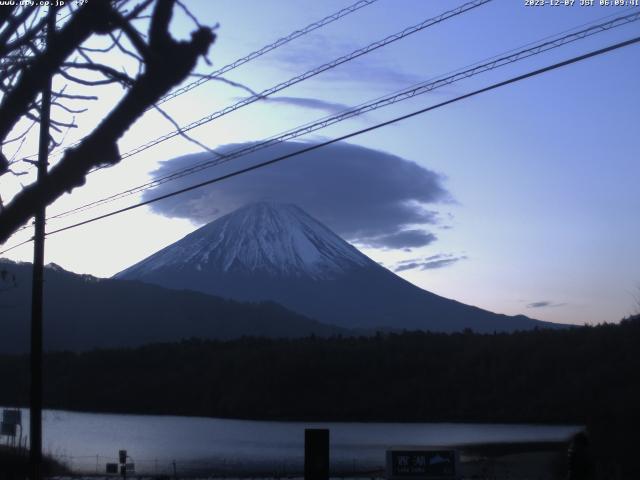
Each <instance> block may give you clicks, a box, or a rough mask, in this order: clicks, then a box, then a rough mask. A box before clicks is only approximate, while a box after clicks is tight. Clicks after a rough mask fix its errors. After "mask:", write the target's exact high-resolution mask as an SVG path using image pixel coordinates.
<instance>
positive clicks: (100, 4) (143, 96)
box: [0, 0, 215, 243]
mask: <svg viewBox="0 0 640 480" xmlns="http://www.w3.org/2000/svg"><path fill="white" fill-rule="evenodd" d="M150 4H151V2H143V3H142V4H140V5H145V8H146V6H148V5H150ZM87 5H89V6H90V7H91V8H90V9H87V8H86V7H87V6H86V5H85V6H84V7H81V8H80V9H78V10H77V11H76V12H75V13H74V15H73V16H72V17H71V19H70V20H69V21H68V22H67V23H66V24H65V26H64V27H63V29H62V30H60V31H59V32H56V34H55V36H54V42H53V45H52V46H51V47H50V48H47V50H46V51H45V52H44V53H43V54H41V55H39V56H37V57H36V58H35V59H34V61H33V63H32V65H31V68H30V69H28V71H26V72H24V73H22V74H21V76H20V78H19V79H18V80H17V81H16V84H15V86H14V87H13V88H12V89H11V90H9V91H8V93H7V94H6V95H5V97H4V98H2V103H1V104H0V139H1V138H5V137H6V135H7V133H8V132H9V131H10V130H11V128H12V127H13V125H14V124H15V123H16V121H17V120H18V119H19V118H20V117H24V116H25V111H27V110H28V108H29V107H30V105H32V104H33V103H34V102H35V100H36V97H37V95H38V92H39V89H40V88H41V86H42V78H46V75H50V74H51V73H52V72H55V71H58V70H59V69H60V68H62V67H63V64H64V63H65V62H66V59H67V58H69V57H70V55H71V54H72V53H73V51H75V50H77V48H78V47H79V46H80V45H82V44H83V43H84V42H85V41H86V40H87V39H88V38H89V36H91V35H92V34H94V33H99V34H111V33H113V30H114V29H122V30H123V31H124V33H125V35H127V38H129V40H130V41H131V43H132V44H133V45H134V47H135V48H136V50H138V51H139V53H140V55H141V56H142V58H143V59H144V70H143V71H142V72H141V73H140V74H139V75H138V76H137V77H136V78H135V79H131V80H132V82H131V84H130V88H129V89H128V90H126V91H125V94H124V96H123V98H122V99H121V100H120V101H119V102H118V104H117V105H116V106H115V107H114V108H113V110H112V111H111V112H110V113H109V114H108V115H107V116H106V117H105V118H104V119H103V120H102V122H101V123H100V124H99V125H98V126H97V127H96V128H95V129H94V130H93V131H92V132H91V133H90V134H88V135H87V136H86V137H85V138H84V139H83V140H82V141H81V142H80V143H79V144H77V145H76V146H75V147H72V148H68V149H67V150H66V151H65V152H64V154H63V155H62V158H61V159H60V160H59V162H58V163H57V164H56V165H55V166H53V168H52V169H51V170H50V171H49V173H48V175H47V176H46V177H45V178H44V179H43V180H42V181H39V182H37V183H34V184H31V185H28V186H26V187H25V188H23V189H22V190H21V191H20V192H19V193H18V194H17V195H16V196H15V197H14V198H13V199H12V200H11V202H10V203H9V204H7V205H5V207H4V209H3V210H2V211H1V212H0V243H3V242H5V241H6V240H7V239H8V238H9V236H10V235H11V234H12V233H13V232H14V231H16V230H17V229H18V228H19V227H20V226H22V225H24V224H25V223H27V221H28V220H29V218H31V217H32V216H33V215H34V213H35V211H36V210H37V208H39V206H41V205H48V204H50V203H51V202H53V201H54V200H55V199H57V198H58V197H60V196H61V195H62V194H64V193H65V192H70V191H72V190H73V189H74V188H76V187H79V186H81V185H83V184H84V183H85V177H86V175H87V174H88V173H89V172H90V171H91V170H93V169H95V168H98V167H102V166H108V165H113V164H116V163H118V162H119V161H120V154H119V151H118V146H117V141H118V139H120V138H121V137H122V135H123V134H124V133H125V132H126V131H127V130H128V129H129V127H130V126H131V125H132V124H133V123H134V122H135V121H136V120H137V119H138V118H139V117H140V116H141V115H142V114H143V113H144V112H145V111H146V110H147V109H148V108H149V106H151V105H154V104H155V103H156V102H157V101H158V99H160V98H161V97H162V96H163V95H165V94H166V93H167V92H168V91H169V90H170V89H171V88H173V87H175V86H177V85H179V84H180V83H181V82H182V81H183V80H184V79H185V78H186V77H187V76H188V75H189V73H190V72H191V71H192V70H193V69H194V68H195V66H196V63H197V61H198V59H199V58H200V57H202V56H205V55H206V54H207V51H208V49H209V47H210V45H211V44H212V43H213V41H214V40H215V35H214V33H213V32H212V30H211V29H210V28H204V27H203V28H199V29H197V30H196V31H195V32H193V33H192V34H191V39H190V40H189V41H177V40H175V39H173V37H172V36H171V35H170V33H169V30H168V29H169V23H170V21H171V16H172V12H173V7H174V5H175V0H155V5H154V9H153V13H152V17H151V21H150V26H149V36H148V38H149V41H148V42H145V40H144V38H143V36H142V35H140V34H139V33H138V32H137V31H136V30H135V28H134V27H132V26H131V24H130V19H128V18H127V17H124V16H123V15H122V14H121V12H119V11H117V10H115V8H116V7H117V6H118V5H120V6H121V5H124V3H120V4H115V7H114V6H113V5H114V4H112V3H111V2H110V1H109V0H92V2H89V4H87ZM139 11H142V9H140V10H139ZM133 32H135V34H134V33H133ZM132 38H133V39H134V40H132ZM136 43H138V44H136ZM83 65H84V64H83ZM88 65H90V64H89V63H88ZM114 72H115V70H112V69H111V70H109V69H101V73H102V74H105V75H112V76H113V77H114V78H123V77H121V74H120V73H119V72H118V74H117V75H116V74H114ZM36 73H37V74H38V75H40V78H37V75H36ZM64 73H66V74H67V75H69V73H68V72H64ZM18 93H20V94H19V95H18ZM56 95H57V96H58V98H59V99H86V98H87V97H84V96H79V95H71V94H67V93H64V92H57V93H56ZM89 98H92V97H89ZM29 115H31V114H29V113H28V112H27V115H26V116H29ZM32 116H33V115H32ZM74 123H75V122H72V123H67V122H60V121H57V120H56V121H55V122H52V126H53V127H55V126H66V127H69V126H71V125H74Z"/></svg>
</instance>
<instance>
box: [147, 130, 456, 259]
mask: <svg viewBox="0 0 640 480" xmlns="http://www.w3.org/2000/svg"><path fill="white" fill-rule="evenodd" d="M251 145H253V144H252V143H245V144H234V145H225V146H222V147H220V148H219V149H217V150H218V151H219V152H221V153H230V152H233V151H237V150H238V149H241V148H244V147H248V146H251ZM309 145H310V144H308V143H301V142H285V143H282V144H279V145H274V146H272V147H269V148H268V149H264V150H260V151H258V152H255V153H253V154H250V155H247V157H246V159H245V158H243V159H242V161H241V162H238V161H237V160H234V161H232V162H229V163H227V164H225V165H221V166H220V167H216V168H209V169H205V170H202V171H200V172H198V173H195V174H192V175H188V176H186V177H183V178H179V179H176V180H174V181H172V182H168V183H166V184H163V185H160V186H159V187H157V188H155V189H153V190H151V191H148V192H147V193H145V195H144V197H143V199H145V200H146V199H149V198H153V197H157V196H159V195H162V194H164V193H168V192H169V191H173V190H176V189H180V188H183V187H186V186H188V185H192V184H194V183H197V182H199V181H203V180H208V179H210V178H212V177H215V176H218V175H221V174H224V173H228V172H231V171H234V170H235V169H237V168H240V167H241V166H246V165H248V164H253V163H256V162H261V161H264V160H268V159H271V158H275V157H278V156H281V155H286V154H289V153H293V152H296V151H299V150H301V149H303V148H305V147H308V146H309ZM210 157H211V155H210V154H195V155H187V156H184V157H179V158H175V159H172V160H168V161H165V162H162V163H161V165H160V168H159V169H158V170H156V171H155V172H153V176H154V178H158V177H162V176H164V175H167V174H170V173H173V172H175V171H177V170H180V169H183V168H189V167H193V166H194V165H196V164H198V163H200V162H203V161H205V160H207V159H210ZM443 182H444V179H443V177H442V176H441V175H439V174H438V173H436V172H433V171H431V170H429V169H427V168H425V167H424V166H421V165H419V164H417V163H415V162H412V161H409V160H406V159H404V158H401V157H398V156H396V155H391V154H389V153H385V152H382V151H379V150H373V149H370V148H365V147H361V146H357V145H351V144H347V143H337V144H334V145H329V146H327V147H323V148H321V149H318V150H314V151H311V152H308V153H305V154H304V155H302V156H299V157H294V158H290V159H288V160H285V161H283V162H281V163H278V164H274V165H270V166H268V167H265V168H261V169H258V170H255V171H252V172H248V173H246V174H243V175H240V176H238V177H234V178H230V179H228V180H225V181H224V182H221V183H218V184H215V185H214V186H212V187H205V188H201V189H197V190H193V191H191V192H187V193H185V194H183V195H180V196H178V197H172V198H169V199H166V200H163V201H161V202H158V203H154V204H152V205H151V208H152V210H153V211H154V212H156V213H159V214H161V215H165V216H168V217H180V218H188V219H190V220H192V221H194V222H195V223H198V224H203V223H207V222H210V221H212V220H215V219H217V218H220V217H221V216H223V215H225V214H227V213H229V212H232V211H234V210H236V209H238V208H239V207H242V206H243V205H247V204H249V203H254V202H260V201H265V200H267V201H275V202H282V203H294V204H296V205H299V206H300V207H301V208H303V209H304V210H305V211H307V212H309V213H310V214H311V215H313V216H314V217H315V218H318V219H319V220H320V221H322V222H323V223H325V224H327V225H328V226H329V227H330V228H331V229H332V230H333V231H335V232H336V233H337V234H338V235H340V236H341V237H342V238H345V239H346V240H348V241H349V242H352V243H355V244H358V245H376V246H377V247H379V248H413V247H420V246H425V245H428V244H429V243H431V242H433V241H434V240H435V237H434V235H433V234H430V233H429V232H424V233H423V234H422V235H419V236H417V235H412V236H408V235H406V234H405V233H403V232H406V231H407V230H410V229H412V230H416V229H418V231H422V230H424V229H425V228H427V229H428V227H429V226H432V225H434V224H436V223H438V221H439V215H438V212H437V211H435V210H434V208H435V206H437V205H443V204H446V203H448V202H451V200H452V197H451V195H450V194H449V192H448V191H447V190H446V188H445V187H444V185H443Z"/></svg>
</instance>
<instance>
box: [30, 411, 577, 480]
mask: <svg viewBox="0 0 640 480" xmlns="http://www.w3.org/2000/svg"><path fill="white" fill-rule="evenodd" d="M28 421H29V412H28V410H23V423H24V424H25V425H24V431H25V432H28V431H29V427H28ZM305 428H329V429H330V431H331V434H330V435H331V437H330V439H331V440H330V442H331V462H332V465H334V466H339V465H344V466H345V467H350V468H353V467H355V468H356V469H365V468H373V467H381V466H383V465H384V452H385V450H386V449H387V448H388V447H392V446H436V445H459V444H466V443H494V442H518V441H520V442H527V441H561V440H566V439H567V438H569V437H570V436H571V435H572V434H573V433H575V432H576V431H578V430H580V429H581V427H578V426H547V425H503V424H470V423H338V422H335V423H330V422H327V423H319V422H266V421H250V420H226V419H218V418H201V417H174V416H151V415H148V416H147V415H116V414H98V413H77V412H67V411H57V410H46V411H45V412H44V415H43V430H44V432H43V433H44V448H45V451H46V452H47V453H49V454H51V455H53V456H55V457H58V458H59V459H61V460H64V461H66V462H67V463H68V464H69V465H70V466H71V467H72V468H73V469H74V470H76V471H86V472H96V471H98V472H100V473H102V472H103V471H104V464H105V463H106V462H115V461H117V454H118V450H120V449H126V450H127V451H128V453H129V455H130V456H131V458H132V459H133V461H134V462H135V464H136V470H137V471H138V472H141V473H142V472H150V473H154V472H159V473H160V472H170V471H172V469H173V461H174V460H175V462H176V468H177V469H178V470H182V471H185V470H187V469H197V468H198V467H202V466H204V465H211V466H215V467H216V468H222V469H224V468H227V469H234V468H235V469H237V468H243V469H247V470H250V469H258V468H271V469H274V470H276V469H277V470H280V471H283V470H284V471H285V472H286V471H293V470H294V469H296V468H299V467H300V466H301V465H302V462H303V454H304V451H303V448H304V447H303V446H304V429H305Z"/></svg>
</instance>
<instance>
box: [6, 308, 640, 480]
mask: <svg viewBox="0 0 640 480" xmlns="http://www.w3.org/2000/svg"><path fill="white" fill-rule="evenodd" d="M125 334H126V333H124V332H123V335H125ZM639 346H640V317H637V316H636V317H634V318H630V319H627V320H624V321H622V322H621V323H620V324H619V325H602V326H597V327H584V328H574V329H568V330H539V331H530V332H518V333H513V334H493V335H478V334H473V333H472V332H465V333H459V334H437V333H419V332H413V333H404V334H384V335H383V334H379V335H377V336H373V337H359V338H353V337H348V338H341V337H334V338H330V339H318V338H314V337H310V338H305V339H298V340H291V339H288V340H286V339H283V340H268V339H252V338H245V339H241V340H236V341H230V342H217V341H198V340H192V341H186V342H181V343H175V344H157V345H150V346H146V347H142V348H137V349H122V350H98V351H92V352H88V353H52V354H48V355H47V356H46V358H45V364H46V371H45V379H46V385H45V404H46V406H47V407H49V408H58V409H71V410H87V411H96V412H99V411H105V412H107V411H108V412H128V413H155V414H177V415H202V416H214V417H236V418H254V419H288V420H291V419H313V420H349V421H373V420H375V421H466V422H533V423H576V424H584V425H586V426H587V427H588V431H589V434H590V438H591V448H592V449H593V450H594V451H597V452H598V455H599V456H600V457H601V460H600V461H601V463H602V462H604V463H605V464H606V462H610V463H611V465H614V466H612V467H611V468H615V469H624V471H625V472H626V471H629V472H630V471H631V470H628V469H631V468H637V467H636V466H635V465H634V463H635V461H632V459H634V455H635V449H636V448H637V446H638V444H639V442H638V440H637V438H638V435H640V434H639V433H637V432H640V430H638V427H640V407H639V406H640V375H638V372H639V371H640V348H639ZM27 369H28V359H27V357H26V356H0V378H3V379H4V382H3V388H2V389H0V403H1V404H4V405H26V403H27V392H28V388H27V385H28V383H27V382H28V374H27V373H28V370H27ZM623 478H626V477H623ZM639 478H640V477H639Z"/></svg>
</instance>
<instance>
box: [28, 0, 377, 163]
mask: <svg viewBox="0 0 640 480" xmlns="http://www.w3.org/2000/svg"><path fill="white" fill-rule="evenodd" d="M377 1H378V0H359V1H357V2H355V3H354V4H352V5H349V6H348V7H345V8H343V9H341V10H339V11H337V12H335V13H332V14H331V15H328V16H326V17H324V18H322V19H320V20H318V21H316V22H313V23H310V24H309V25H307V26H306V27H303V28H301V29H300V30H295V31H293V32H291V33H290V34H289V35H286V36H284V37H281V38H279V39H278V40H276V41H275V42H273V43H270V44H268V45H265V46H264V47H262V48H260V49H258V50H256V51H253V52H251V53H249V54H247V55H245V56H244V57H241V58H238V59H237V60H234V61H233V62H231V63H229V64H227V65H225V66H224V67H221V68H219V69H218V70H215V71H213V72H211V73H209V74H208V75H206V76H205V77H203V78H199V79H198V80H195V81H193V82H191V83H189V84H188V85H185V86H183V87H180V88H178V89H176V90H174V91H173V92H170V93H167V94H166V95H164V96H163V97H161V98H160V99H159V100H158V101H157V102H156V105H160V104H161V103H164V102H167V101H169V100H172V99H174V98H176V97H178V96H180V95H182V94H184V93H187V92H189V91H191V90H193V89H194V88H196V87H198V86H200V85H202V84H204V83H206V82H209V81H211V80H214V79H215V78H217V77H220V76H221V75H223V74H225V73H227V72H230V71H231V70H233V69H235V68H238V67H240V66H241V65H244V64H245V63H248V62H250V61H252V60H255V59H256V58H259V57H261V56H262V55H265V54H266V53H269V52H271V51H272V50H275V49H276V48H279V47H281V46H283V45H286V44H287V43H289V42H291V41H293V40H295V39H297V38H300V37H302V36H304V35H307V34H308V33H311V32H313V31H314V30H317V29H319V28H321V27H324V26H325V25H329V24H330V23H333V22H335V21H337V20H339V19H341V18H343V17H346V16H347V15H349V14H351V13H353V12H356V11H358V10H360V9H361V8H364V7H367V6H369V5H371V4H373V3H375V2H377ZM70 15H71V13H69V14H67V15H66V16H65V17H63V18H61V19H60V20H63V19H64V18H67V17H68V16H70ZM153 108H154V107H153V106H151V107H149V108H147V109H146V110H145V111H148V110H151V109H153ZM79 143H80V141H78V142H75V143H73V144H71V145H69V146H68V147H65V148H64V149H60V150H58V151H57V152H53V153H52V155H58V154H60V153H62V152H63V151H64V150H66V149H68V148H72V147H74V146H76V145H78V144H79ZM29 156H31V155H29ZM29 156H27V157H26V158H28V157H29Z"/></svg>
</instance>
